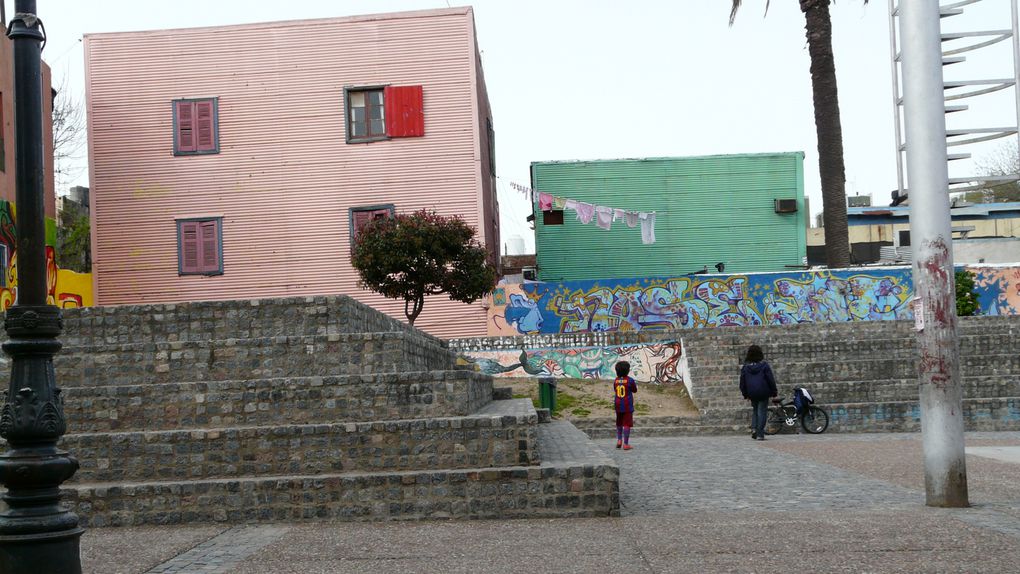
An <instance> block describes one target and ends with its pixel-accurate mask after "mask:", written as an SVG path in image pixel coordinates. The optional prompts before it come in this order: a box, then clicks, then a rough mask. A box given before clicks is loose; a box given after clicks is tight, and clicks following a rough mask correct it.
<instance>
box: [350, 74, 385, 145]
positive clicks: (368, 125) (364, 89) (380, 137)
mask: <svg viewBox="0 0 1020 574" xmlns="http://www.w3.org/2000/svg"><path fill="white" fill-rule="evenodd" d="M388 86H389V84H379V85H371V86H344V137H345V139H346V141H347V143H349V144H352V143H369V142H377V141H385V140H388V139H390V136H388V135H386V88H387V87H388ZM357 92H361V93H365V94H366V96H365V103H366V104H368V95H367V94H368V93H369V92H379V94H380V95H381V96H382V109H383V114H382V123H383V128H382V129H383V131H382V133H381V134H372V133H371V130H372V122H371V120H370V119H369V116H370V114H369V109H370V108H369V106H368V105H366V106H365V130H366V134H367V135H365V136H361V137H354V136H353V135H351V134H352V130H351V127H352V125H353V123H354V120H353V118H352V117H351V112H352V111H353V108H352V107H351V94H352V93H357Z"/></svg>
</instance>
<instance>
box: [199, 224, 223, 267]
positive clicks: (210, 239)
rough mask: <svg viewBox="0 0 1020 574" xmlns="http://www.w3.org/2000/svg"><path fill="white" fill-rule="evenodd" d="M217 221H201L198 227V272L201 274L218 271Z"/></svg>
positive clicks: (218, 241)
mask: <svg viewBox="0 0 1020 574" xmlns="http://www.w3.org/2000/svg"><path fill="white" fill-rule="evenodd" d="M218 223H219V222H218V221H216V220H213V221H203V222H201V223H200V225H199V233H200V237H199V240H200V241H201V248H202V249H201V251H202V260H201V265H200V267H201V268H200V271H202V272H203V273H209V272H215V271H219V270H220V234H219V233H218V230H217V225H218Z"/></svg>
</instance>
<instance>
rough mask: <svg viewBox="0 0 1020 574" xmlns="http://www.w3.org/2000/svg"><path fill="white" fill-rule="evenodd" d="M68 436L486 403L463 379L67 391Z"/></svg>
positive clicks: (447, 375) (325, 419) (337, 418)
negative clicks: (72, 434) (70, 433)
mask: <svg viewBox="0 0 1020 574" xmlns="http://www.w3.org/2000/svg"><path fill="white" fill-rule="evenodd" d="M64 397H65V400H64V411H65V414H66V418H67V421H68V431H69V432H72V433H73V432H106V431H117V430H141V429H145V430H172V429H178V428H208V427H236V426H265V425H272V424H306V423H333V422H357V421H371V420H394V419H413V418H429V417H444V416H464V415H469V414H471V413H474V412H475V411H477V410H478V409H480V408H482V407H483V406H484V405H485V404H487V403H488V402H489V401H490V400H491V397H492V379H491V378H489V377H487V376H484V375H481V374H478V373H473V372H470V371H432V372H406V373H399V374H398V373H390V374H380V375H352V376H336V377H291V378H282V379H254V380H247V381H210V382H195V383H165V384H144V385H122V386H106V387H94V388H88V387H78V388H68V389H66V390H65V393H64Z"/></svg>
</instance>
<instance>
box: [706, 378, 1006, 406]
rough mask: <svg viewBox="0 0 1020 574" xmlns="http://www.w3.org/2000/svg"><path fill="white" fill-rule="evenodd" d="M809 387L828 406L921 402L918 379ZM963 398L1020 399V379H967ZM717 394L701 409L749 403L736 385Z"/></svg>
mask: <svg viewBox="0 0 1020 574" xmlns="http://www.w3.org/2000/svg"><path fill="white" fill-rule="evenodd" d="M795 386H801V385H792V384H791V385H783V384H780V385H779V395H780V396H781V397H791V396H793V388H794V387H795ZM805 386H807V388H808V390H810V391H811V394H812V396H814V397H815V399H816V400H819V401H825V402H828V403H843V402H888V401H916V400H918V381H917V377H912V378H909V379H878V380H867V381H827V382H821V383H814V384H811V385H805ZM962 388H963V395H964V398H997V397H1011V396H1020V377H1018V378H1013V379H1003V378H998V377H964V378H963V380H962ZM712 390H714V391H718V392H717V393H716V394H710V393H708V392H707V391H705V390H704V389H703V392H704V394H702V395H700V396H699V398H698V406H699V408H724V407H740V406H741V405H744V404H746V401H744V400H743V398H741V396H740V393H739V390H738V388H737V383H736V382H731V383H730V384H729V385H727V386H726V387H725V388H713V389H712Z"/></svg>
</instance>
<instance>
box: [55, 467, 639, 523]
mask: <svg viewBox="0 0 1020 574" xmlns="http://www.w3.org/2000/svg"><path fill="white" fill-rule="evenodd" d="M65 494H66V500H67V502H68V503H69V505H70V506H71V509H72V510H73V511H74V512H76V513H77V514H78V515H79V516H80V517H82V523H83V525H84V526H90V527H101V526H141V525H166V524H196V523H210V522H232V523H250V522H298V521H322V520H341V521H379V520H422V519H444V518H541V517H549V518H552V517H596V516H599V517H603V516H606V515H607V514H608V513H609V511H608V510H607V509H618V508H619V469H618V468H617V467H616V466H615V465H609V464H605V465H580V464H578V465H569V466H561V467H552V466H541V467H538V466H532V467H526V468H522V467H511V468H502V469H500V468H492V469H479V470H452V471H417V472H393V473H376V474H358V473H355V474H348V475H321V476H316V477H291V478H288V477H280V478H276V479H257V478H256V479H241V480H195V481H190V482H187V483H164V482H151V483H146V484H140V485H125V486H79V487H72V488H70V489H68V490H67V491H66V493H65Z"/></svg>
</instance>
